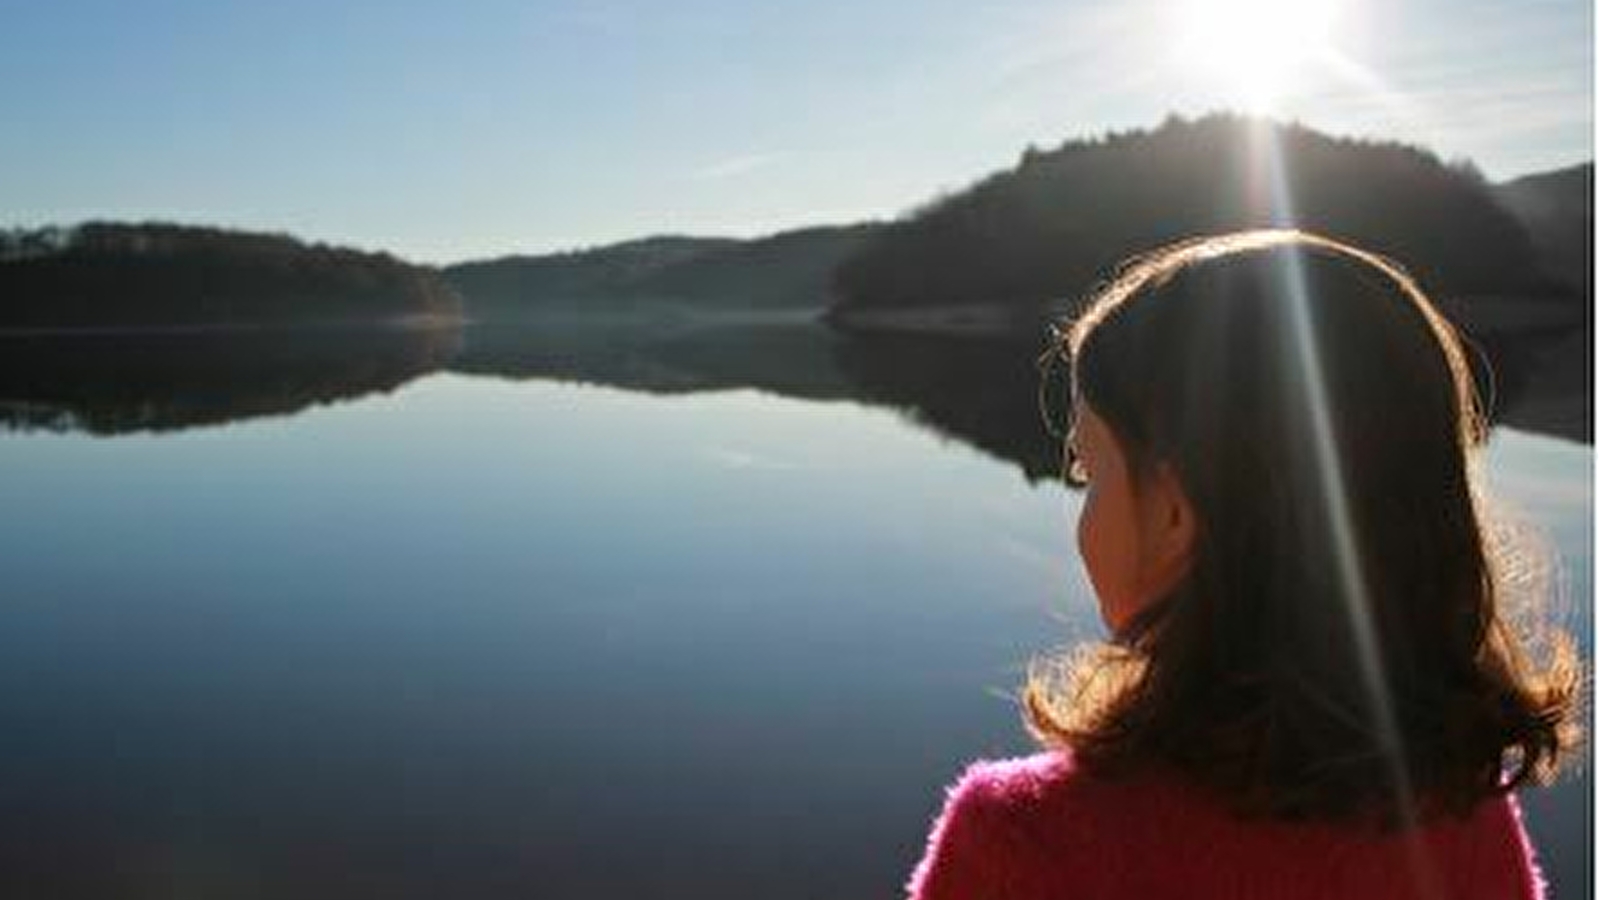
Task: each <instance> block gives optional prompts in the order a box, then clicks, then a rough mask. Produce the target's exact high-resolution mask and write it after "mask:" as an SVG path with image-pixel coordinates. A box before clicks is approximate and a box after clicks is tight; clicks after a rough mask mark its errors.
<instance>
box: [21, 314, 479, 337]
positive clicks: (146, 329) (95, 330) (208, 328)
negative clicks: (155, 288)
mask: <svg viewBox="0 0 1599 900" xmlns="http://www.w3.org/2000/svg"><path fill="white" fill-rule="evenodd" d="M470 324H472V321H471V319H469V318H467V317H465V316H461V317H451V316H436V315H416V316H398V317H395V318H389V319H322V320H315V321H305V322H209V323H207V322H196V323H191V324H172V325H85V326H71V325H57V326H38V327H29V328H6V327H0V338H18V337H147V336H148V337H156V336H160V337H170V336H179V335H191V334H192V335H216V334H256V333H262V332H303V331H345V330H370V329H381V330H385V331H435V330H443V329H449V328H461V327H464V326H466V325H470Z"/></svg>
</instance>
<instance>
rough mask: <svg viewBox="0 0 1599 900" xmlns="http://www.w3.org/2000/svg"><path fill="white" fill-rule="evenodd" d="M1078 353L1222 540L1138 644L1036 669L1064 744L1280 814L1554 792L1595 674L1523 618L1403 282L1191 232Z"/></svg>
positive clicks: (1078, 363) (1395, 811)
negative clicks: (1584, 685)
mask: <svg viewBox="0 0 1599 900" xmlns="http://www.w3.org/2000/svg"><path fill="white" fill-rule="evenodd" d="M1058 349H1059V351H1060V352H1062V353H1065V354H1068V355H1069V357H1070V363H1071V374H1072V389H1073V392H1074V395H1075V396H1076V398H1077V400H1078V402H1079V403H1082V404H1086V405H1087V406H1088V407H1089V408H1090V409H1092V410H1093V411H1094V412H1095V413H1096V414H1098V416H1099V417H1100V418H1101V419H1102V420H1103V421H1104V422H1105V423H1106V424H1107V425H1108V426H1109V427H1110V430H1111V432H1112V433H1113V435H1114V438H1115V439H1116V440H1117V442H1118V444H1119V446H1120V449H1121V450H1122V451H1123V453H1124V455H1125V456H1126V457H1127V459H1128V461H1129V468H1130V470H1131V471H1132V473H1133V479H1134V487H1135V489H1136V486H1137V481H1138V478H1139V477H1140V474H1141V473H1146V472H1149V471H1151V468H1152V467H1153V466H1154V465H1156V464H1160V465H1164V466H1169V467H1170V469H1171V470H1172V471H1173V472H1175V474H1176V475H1177V478H1178V481H1179V482H1180V484H1181V485H1182V487H1183V489H1184V491H1185V493H1186V495H1187V498H1188V500H1189V502H1190V503H1191V504H1192V506H1193V508H1194V511H1195V513H1196V518H1197V520H1198V522H1199V528H1198V536H1197V540H1196V545H1195V548H1194V553H1193V556H1192V562H1191V565H1190V567H1189V569H1188V570H1187V573H1186V576H1185V577H1184V579H1183V580H1182V582H1181V583H1180V584H1179V585H1178V586H1177V587H1176V588H1175V589H1173V590H1172V591H1171V592H1169V593H1168V594H1167V595H1166V596H1164V597H1162V598H1159V599H1158V600H1157V601H1156V602H1154V603H1153V604H1152V605H1151V606H1150V607H1149V608H1147V609H1146V610H1145V611H1144V612H1143V613H1142V614H1141V615H1140V616H1139V617H1138V619H1137V620H1136V621H1135V622H1134V624H1133V625H1131V626H1129V627H1127V628H1125V629H1124V630H1123V632H1122V633H1121V634H1118V635H1116V636H1115V639H1114V640H1112V641H1111V642H1110V643H1107V644H1103V645H1099V646H1089V647H1086V648H1079V650H1078V651H1077V653H1076V654H1075V655H1073V656H1072V657H1070V658H1067V659H1065V660H1064V661H1061V662H1059V663H1056V664H1050V665H1045V666H1042V667H1038V668H1035V671H1034V672H1033V674H1032V677H1031V678H1030V679H1029V683H1028V685H1027V688H1026V691H1025V695H1024V707H1025V713H1026V716H1027V720H1028V724H1029V726H1030V727H1031V729H1032V731H1033V732H1034V734H1035V735H1036V736H1037V737H1038V738H1039V739H1040V740H1041V741H1042V742H1044V743H1045V744H1046V745H1052V746H1067V747H1070V748H1071V749H1072V751H1073V752H1074V754H1075V755H1076V757H1077V758H1078V759H1079V761H1080V762H1081V763H1082V764H1083V765H1085V766H1086V767H1087V768H1089V769H1090V770H1095V771H1100V772H1103V773H1106V774H1107V775H1112V776H1114V775H1115V774H1117V773H1123V772H1127V771H1131V770H1137V769H1141V768H1144V767H1148V766H1162V767H1171V768H1175V769H1176V770H1178V771H1180V772H1181V773H1183V774H1184V775H1186V776H1187V777H1189V778H1190V779H1192V780H1195V781H1197V782H1199V783H1202V784H1204V785H1206V786H1208V787H1210V788H1213V789H1215V790H1216V791H1217V792H1219V793H1220V794H1221V795H1222V796H1223V797H1224V798H1226V799H1227V801H1228V802H1230V804H1231V805H1232V806H1233V807H1234V808H1235V809H1236V810H1238V811H1239V812H1240V813H1243V814H1255V815H1264V816H1269V817H1276V818H1312V819H1343V818H1349V817H1353V816H1366V815H1372V814H1375V815H1377V816H1379V817H1380V818H1382V819H1383V820H1386V821H1389V822H1395V821H1401V822H1404V821H1414V820H1416V819H1417V818H1419V817H1424V816H1430V815H1432V814H1434V813H1436V812H1440V811H1451V812H1454V813H1457V814H1464V813H1465V812H1467V811H1469V810H1470V809H1471V808H1472V807H1473V806H1475V804H1476V803H1477V801H1479V800H1480V799H1482V798H1485V797H1488V796H1491V795H1493V794H1496V793H1498V792H1502V791H1506V790H1509V789H1511V788H1514V787H1516V786H1519V785H1521V784H1523V783H1525V782H1528V781H1529V780H1539V781H1543V780H1547V779H1549V778H1551V777H1553V775H1554V773H1555V771H1556V769H1557V766H1558V763H1559V761H1560V758H1561V756H1562V754H1563V753H1564V752H1565V751H1566V750H1568V749H1569V748H1570V747H1571V746H1572V744H1573V742H1574V741H1575V740H1576V736H1577V727H1576V717H1577V706H1578V694H1579V683H1580V666H1579V665H1578V663H1577V660H1576V658H1575V654H1574V651H1573V650H1572V649H1571V644H1570V641H1569V639H1568V638H1566V636H1565V635H1564V634H1563V633H1560V632H1559V631H1557V630H1553V629H1550V630H1548V631H1546V632H1543V633H1541V634H1539V635H1529V634H1525V633H1518V630H1517V628H1515V627H1513V626H1512V621H1513V619H1512V617H1511V616H1510V615H1509V613H1508V610H1507V609H1506V608H1504V607H1505V605H1506V603H1507V602H1508V600H1509V596H1508V594H1509V592H1508V591H1507V590H1506V581H1507V578H1508V577H1509V574H1510V573H1508V572H1507V571H1506V566H1507V565H1508V562H1507V559H1508V557H1507V556H1506V555H1505V554H1504V553H1503V552H1501V548H1500V547H1499V546H1498V545H1497V543H1496V541H1495V539H1494V538H1493V537H1492V535H1490V534H1489V533H1488V532H1487V531H1485V528H1484V523H1485V519H1484V514H1485V512H1484V503H1483V500H1482V498H1481V497H1480V496H1479V490H1478V487H1477V484H1476V479H1475V476H1474V471H1473V466H1474V459H1475V456H1476V453H1475V451H1476V450H1477V448H1478V447H1479V446H1480V445H1481V444H1482V443H1483V442H1484V441H1485V439H1486V435H1487V429H1486V425H1485V421H1484V416H1483V413H1482V410H1481V409H1480V405H1479V402H1478V399H1477V395H1476V392H1475V390H1474V388H1473V382H1472V378H1471V374H1470V369H1469V366H1468V360H1467V357H1466V355H1465V352H1464V351H1463V350H1462V343H1461V340H1460V338H1459V337H1458V336H1457V335H1456V333H1455V331H1454V329H1453V328H1452V327H1451V326H1450V324H1449V323H1448V321H1447V320H1445V319H1444V317H1443V316H1442V315H1440V314H1439V313H1438V312H1437V310H1436V309H1435V308H1434V307H1433V305H1432V303H1431V302H1429V301H1428V299H1427V297H1426V295H1425V294H1423V292H1422V290H1421V288H1420V287H1419V286H1418V285H1417V284H1416V282H1415V281H1414V280H1412V279H1411V278H1410V277H1409V276H1407V275H1406V274H1405V273H1404V272H1403V271H1402V270H1401V269H1400V268H1399V267H1398V266H1396V265H1395V264H1393V263H1391V262H1389V261H1388V260H1385V259H1383V258H1381V257H1379V256H1377V255H1375V254H1372V253H1369V252H1367V251H1364V250H1360V249H1358V248H1355V247H1352V246H1349V245H1347V244H1343V243H1340V242H1337V241H1334V240H1331V239H1328V238H1324V237H1319V236H1315V235H1311V234H1307V233H1304V232H1300V231H1293V230H1273V231H1254V232H1243V233H1238V234H1231V235H1223V236H1219V237H1213V238H1204V239H1197V240H1190V241H1185V242H1182V243H1179V244H1175V245H1172V246H1170V247H1167V248H1165V249H1162V250H1159V251H1156V252H1154V253H1152V254H1149V255H1148V256H1145V257H1142V258H1139V259H1136V260H1134V261H1133V262H1131V263H1130V264H1128V265H1127V266H1126V267H1124V268H1123V269H1122V270H1121V272H1120V274H1119V275H1118V277H1116V278H1114V279H1112V281H1111V282H1110V283H1109V284H1108V286H1106V287H1104V288H1103V289H1102V290H1100V291H1099V292H1098V293H1097V294H1095V295H1094V296H1093V297H1091V298H1090V300H1089V302H1088V303H1087V305H1086V307H1085V310H1084V312H1082V314H1081V315H1080V316H1079V317H1078V318H1077V319H1076V320H1075V321H1074V322H1072V323H1071V325H1070V328H1069V329H1067V330H1066V332H1065V333H1064V334H1063V337H1062V339H1061V341H1060V346H1059V347H1058ZM1068 469H1070V466H1069V465H1068ZM1534 639H1535V640H1534ZM1529 640H1534V643H1535V646H1533V647H1532V648H1531V649H1532V650H1537V651H1538V652H1537V653H1534V652H1531V650H1529V645H1528V643H1527V642H1528V641H1529Z"/></svg>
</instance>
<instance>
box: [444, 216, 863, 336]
mask: <svg viewBox="0 0 1599 900" xmlns="http://www.w3.org/2000/svg"><path fill="white" fill-rule="evenodd" d="M875 227H877V226H873V225H845V226H836V227H821V228H805V229H798V230H794V231H787V232H782V233H779V234H774V235H771V236H768V237H764V238H757V239H754V240H734V239H727V238H693V237H653V238H645V239H642V240H637V241H628V242H626V243H621V244H612V245H609V246H604V247H598V248H594V249H591V250H581V251H576V252H571V253H558V254H551V255H547V256H517V257H505V258H501V259H492V260H485V261H481V262H468V263H460V264H458V265H454V266H450V267H448V268H446V269H445V270H444V276H445V278H446V279H448V281H449V282H450V284H451V285H452V286H454V287H455V288H456V289H457V290H458V291H460V292H461V294H462V296H463V297H465V299H466V304H467V310H468V312H469V314H470V315H471V316H472V317H473V318H475V319H515V318H521V317H526V316H537V315H538V314H540V313H541V312H543V311H547V310H550V309H552V308H556V307H560V308H563V309H565V310H571V309H573V308H574V307H575V308H577V309H582V310H597V309H599V308H601V307H603V306H605V305H607V304H609V303H612V302H614V301H666V302H670V303H675V304H678V305H688V306H693V307H700V308H716V309H724V308H739V309H746V310H748V309H821V308H823V307H825V306H826V305H827V303H828V302H829V300H830V299H831V289H832V275H833V271H834V269H835V268H836V267H837V265H838V264H839V262H840V261H842V260H843V259H844V258H845V257H847V256H848V255H850V254H851V253H853V252H854V251H856V250H857V249H859V248H860V246H861V245H862V244H863V242H864V241H865V240H866V239H867V237H868V236H869V235H870V234H871V233H872V232H873V230H874V228H875Z"/></svg>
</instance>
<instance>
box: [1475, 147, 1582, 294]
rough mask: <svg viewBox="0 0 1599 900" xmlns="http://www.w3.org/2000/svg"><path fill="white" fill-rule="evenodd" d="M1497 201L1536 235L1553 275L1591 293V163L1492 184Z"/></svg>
mask: <svg viewBox="0 0 1599 900" xmlns="http://www.w3.org/2000/svg"><path fill="white" fill-rule="evenodd" d="M1494 194H1495V196H1497V197H1498V198H1499V202H1500V203H1502V204H1504V206H1505V208H1506V209H1508V210H1510V212H1511V213H1512V214H1513V215H1515V217H1516V218H1517V219H1519V220H1520V221H1521V224H1522V226H1523V227H1525V228H1526V229H1527V233H1528V234H1529V235H1530V236H1531V237H1532V242H1533V246H1534V247H1535V248H1536V249H1537V251H1538V258H1539V261H1540V262H1541V263H1542V265H1543V267H1544V271H1545V272H1547V273H1548V274H1549V275H1550V276H1552V277H1554V278H1556V279H1558V280H1560V281H1561V282H1563V283H1565V284H1568V285H1570V286H1572V287H1574V288H1578V289H1580V290H1581V291H1582V292H1583V294H1584V295H1585V296H1587V297H1592V295H1593V163H1591V162H1588V163H1581V164H1579V165H1575V166H1568V167H1566V168H1564V169H1556V170H1554V171H1551V172H1540V173H1538V174H1536V175H1527V176H1524V177H1521V178H1517V179H1514V180H1512V181H1507V182H1505V183H1503V184H1499V185H1495V186H1494Z"/></svg>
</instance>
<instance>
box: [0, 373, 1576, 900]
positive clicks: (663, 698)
mask: <svg viewBox="0 0 1599 900" xmlns="http://www.w3.org/2000/svg"><path fill="white" fill-rule="evenodd" d="M396 382H398V383H395V382H387V381H383V382H382V383H381V387H380V389H378V390H376V391H374V392H371V393H366V394H364V395H362V396H361V397H360V399H356V400H348V401H346V402H337V403H331V404H328V403H326V402H325V401H327V400H331V399H334V397H333V396H332V395H329V396H318V398H316V400H315V402H312V403H311V404H310V405H307V406H304V407H303V408H300V409H299V410H298V411H297V412H294V413H293V414H292V415H290V414H281V413H282V412H283V411H284V410H282V409H279V408H273V409H271V410H269V411H270V412H272V413H275V414H274V415H266V416H264V417H259V418H251V419H239V420H235V421H232V422H230V423H227V424H214V425H212V426H211V427H203V428H192V429H188V430H178V431H157V432H147V431H137V430H135V431H134V432H133V433H123V434H120V435H119V436H115V437H102V436H94V435H90V434H86V433H82V432H80V431H77V430H73V429H71V428H66V429H65V430H52V429H53V428H56V427H57V426H55V425H49V424H48V423H49V422H50V421H52V420H49V419H48V418H47V417H46V418H39V417H35V419H33V420H30V421H33V422H34V424H33V426H31V427H33V428H35V429H40V428H41V427H42V426H40V424H39V423H40V422H44V423H46V425H47V426H48V427H42V430H28V431H19V432H15V433H12V434H9V435H7V436H4V437H0V467H3V470H4V471H5V472H6V477H5V478H4V479H3V480H0V502H3V505H4V509H5V510H7V511H8V512H7V514H6V515H4V516H0V569H3V571H5V572H6V574H7V578H6V582H5V583H6V603H5V605H4V607H3V610H0V640H3V642H4V646H3V648H0V649H3V652H0V672H3V683H4V684H5V685H6V689H5V691H4V694H3V696H0V714H3V716H4V719H5V721H6V722H7V723H8V725H9V727H8V728H7V729H6V738H5V742H4V747H5V749H4V754H5V762H6V764H5V766H4V768H3V770H0V795H3V797H4V802H3V803H0V827H3V829H4V840H0V893H4V894H5V895H7V896H27V895H35V896H82V897H157V896H160V897H178V896H202V897H282V896H311V895H317V896H338V897H379V896H381V897H437V896H460V897H482V898H488V897H502V896H503V897H510V896H537V897H544V898H554V897H571V898H596V897H611V896H624V895H631V896H659V895H663V894H664V895H669V896H688V897H702V898H715V897H728V898H733V897H739V898H745V897H765V898H786V897H818V896H826V897H852V898H854V897H860V898H865V897H883V898H887V897H894V896H897V895H899V893H900V885H901V884H902V882H903V881H904V879H905V877H906V876H907V875H908V873H909V871H910V868H911V866H912V865H913V864H914V862H915V861H916V859H917V857H918V856H919V854H920V852H921V844H922V841H923V839H924V836H925V832H926V828H927V825H928V823H929V821H930V819H931V817H932V816H933V815H934V813H935V812H936V811H937V808H938V806H939V804H940V801H941V790H942V786H943V785H944V784H945V783H947V782H948V780H949V779H950V778H952V777H953V776H954V775H955V774H956V773H957V772H958V771H959V769H960V768H961V767H962V766H963V764H964V763H965V762H966V761H968V760H971V759H974V758H977V757H983V756H993V755H1008V754H1016V753H1022V752H1027V751H1028V749H1029V742H1028V739H1027V737H1026V735H1025V733H1024V731H1023V729H1022V728H1021V725H1020V722H1019V717H1018V715H1017V710H1016V706H1015V703H1014V701H1013V699H1012V696H1013V692H1014V691H1015V689H1016V687H1017V685H1018V683H1019V681H1020V679H1021V674H1022V670H1023V668H1024V666H1025V665H1026V663H1027V661H1028V660H1029V659H1030V658H1031V657H1033V656H1034V655H1035V654H1038V653H1040V652H1044V651H1047V650H1049V649H1051V648H1053V647H1057V646H1059V645H1061V644H1063V643H1066V642H1069V641H1071V640H1073V639H1074V638H1082V637H1089V636H1094V635H1097V634H1098V633H1099V630H1098V629H1099V626H1098V622H1097V618H1096V615H1095V613H1094V605H1093V602H1092V599H1091V597H1090V595H1089V592H1088V588H1087V585H1086V581H1085V579H1084V576H1083V574H1082V572H1081V570H1080V569H1079V567H1078V564H1077V562H1076V559H1075V553H1074V551H1073V546H1074V544H1073V539H1072V527H1073V523H1074V521H1075V517H1076V511H1077V506H1078V502H1079V501H1078V497H1077V495H1075V494H1074V493H1071V492H1068V491H1066V490H1065V489H1063V488H1062V487H1061V486H1059V484H1058V483H1056V482H1054V481H1051V480H1048V479H1040V478H1038V477H1036V473H1035V477H1031V478H1030V477H1029V476H1028V471H1027V467H1025V466H1021V465H1018V464H1017V462H1016V461H1014V460H1009V459H1005V458H1003V457H1002V456H1001V455H996V454H994V453H992V452H989V451H986V450H979V449H976V448H977V447H978V446H981V445H982V442H981V441H980V440H975V439H974V440H964V439H961V438H959V437H957V436H956V435H955V434H954V433H952V431H951V430H950V429H948V428H938V429H933V428H930V427H928V426H927V424H925V423H926V420H927V417H926V416H925V415H923V414H921V413H916V412H904V411H899V410H896V409H895V408H893V407H892V406H890V405H884V404H866V403H858V402H853V401H851V400H847V399H841V398H840V397H838V396H833V394H835V393H836V392H831V391H827V390H821V389H818V390H816V391H814V392H812V394H813V396H811V397H809V398H803V397H796V396H778V395H776V394H774V393H771V392H768V391H757V390H752V389H747V388H744V389H730V390H721V391H712V392H685V393H679V394H672V395H663V394H660V393H641V392H631V391H626V390H621V389H618V388H615V387H607V386H598V385H590V384H581V383H575V382H572V381H557V380H542V379H539V378H528V379H527V380H520V381H513V380H506V379H503V378H497V377H485V376H481V375H470V374H463V373H459V372H442V373H435V374H430V375H423V376H421V377H417V378H414V379H411V380H409V381H404V380H403V379H397V380H396ZM1028 402H1030V401H1028ZM57 424H59V423H57ZM979 431H980V429H979ZM1592 462H1593V458H1592V451H1591V448H1589V447H1588V446H1585V445H1580V444H1574V443H1569V442H1566V441H1561V440H1555V439H1548V438H1541V437H1536V436H1532V435H1529V434H1524V433H1520V432H1515V431H1509V430H1501V431H1500V432H1499V433H1498V434H1497V435H1496V436H1495V438H1494V440H1493V443H1492V445H1491V448H1490V450H1489V463H1488V467H1489V473H1490V477H1491V481H1492V483H1493V485H1494V487H1495V488H1496V490H1497V492H1498V493H1499V494H1500V495H1501V496H1503V497H1504V498H1505V499H1506V501H1507V502H1508V503H1509V504H1510V505H1511V506H1513V507H1514V508H1516V509H1517V510H1519V511H1520V514H1521V515H1522V516H1523V517H1524V518H1525V519H1526V520H1528V521H1530V522H1531V523H1533V524H1535V525H1536V526H1537V527H1538V528H1539V529H1540V530H1541V531H1542V533H1543V534H1545V535H1546V536H1547V538H1548V540H1549V543H1550V546H1552V547H1553V548H1554V550H1555V552H1556V553H1557V555H1558V559H1559V569H1558V576H1559V577H1558V579H1557V582H1558V583H1559V584H1560V585H1563V590H1564V591H1565V596H1566V597H1567V598H1568V606H1569V610H1568V612H1569V615H1570V616H1571V623H1572V625H1573V626H1574V627H1576V628H1578V629H1579V631H1580V633H1582V634H1583V635H1586V634H1587V632H1588V628H1589V617H1590V615H1591V612H1590V610H1591V606H1590V598H1591V597H1592V593H1593V592H1592V569H1593V561H1592V556H1591V547H1592V531H1591V528H1592V526H1591V517H1592V504H1593V486H1592V471H1593V470H1592ZM1584 649H1585V652H1587V651H1588V650H1590V649H1591V648H1587V647H1586V646H1585V648H1584ZM1588 790H1589V789H1588V783H1587V781H1586V778H1584V779H1582V780H1570V779H1568V780H1567V781H1565V782H1563V783H1562V784H1561V785H1560V786H1558V787H1556V788H1555V789H1553V790H1550V791H1533V792H1529V793H1528V794H1527V795H1526V798H1525V803H1526V805H1527V808H1528V813H1529V818H1530V823H1531V827H1532V829H1533V831H1534V835H1535V839H1536V841H1537V842H1538V844H1539V846H1540V848H1541V850H1542V852H1543V853H1544V856H1545V860H1546V864H1547V866H1548V867H1549V870H1550V874H1551V875H1552V877H1553V879H1554V880H1555V882H1556V885H1557V887H1558V888H1560V889H1561V893H1560V894H1557V895H1556V896H1560V895H1562V894H1563V895H1564V896H1581V895H1583V894H1585V893H1586V892H1587V890H1588V887H1587V886H1586V885H1585V882H1584V879H1585V878H1586V877H1587V876H1586V874H1585V873H1586V869H1587V866H1588V864H1589V853H1590V851H1589V849H1588V848H1589V846H1590V844H1591V834H1592V829H1591V820H1590V818H1589V811H1588V804H1587V796H1588Z"/></svg>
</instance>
